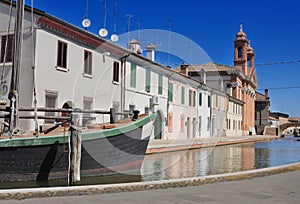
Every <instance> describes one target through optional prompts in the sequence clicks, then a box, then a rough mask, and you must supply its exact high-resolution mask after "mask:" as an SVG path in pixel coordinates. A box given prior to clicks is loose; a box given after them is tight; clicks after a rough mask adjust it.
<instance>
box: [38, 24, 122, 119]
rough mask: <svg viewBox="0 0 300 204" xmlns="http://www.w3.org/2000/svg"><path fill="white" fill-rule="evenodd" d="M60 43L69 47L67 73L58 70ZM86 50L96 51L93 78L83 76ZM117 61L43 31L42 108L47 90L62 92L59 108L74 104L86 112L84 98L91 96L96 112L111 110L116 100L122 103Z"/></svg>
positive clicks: (40, 45)
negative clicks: (115, 73)
mask: <svg viewBox="0 0 300 204" xmlns="http://www.w3.org/2000/svg"><path fill="white" fill-rule="evenodd" d="M58 40H61V41H63V42H66V43H67V44H68V54H67V71H61V70H60V69H59V68H57V67H56V61H57V59H56V58H57V43H58ZM84 50H88V51H91V52H92V63H93V64H92V76H89V77H87V76H84V74H83V63H84ZM113 61H114V60H113V59H112V58H111V57H107V56H105V57H104V58H103V55H102V54H100V53H97V52H96V51H95V50H92V49H89V48H86V47H83V46H81V45H78V44H75V43H74V42H71V41H69V40H68V39H65V38H61V37H58V36H56V35H53V34H51V33H49V32H46V31H44V30H42V29H39V30H38V31H37V37H36V80H37V81H36V84H37V97H38V107H44V106H45V92H46V91H58V101H57V107H58V108H61V107H62V106H63V104H64V103H65V102H67V101H71V102H73V104H74V106H75V107H76V108H81V109H82V108H83V97H91V98H94V100H93V109H100V110H109V108H111V107H112V103H113V101H117V102H119V101H120V85H119V84H114V83H113V82H112V74H113V69H112V65H113ZM120 69H121V64H120ZM107 117H108V116H106V118H107Z"/></svg>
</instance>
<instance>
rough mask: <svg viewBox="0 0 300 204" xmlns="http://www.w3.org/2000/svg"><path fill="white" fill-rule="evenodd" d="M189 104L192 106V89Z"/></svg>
mask: <svg viewBox="0 0 300 204" xmlns="http://www.w3.org/2000/svg"><path fill="white" fill-rule="evenodd" d="M189 106H192V91H191V90H189Z"/></svg>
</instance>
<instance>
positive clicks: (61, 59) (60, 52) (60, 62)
mask: <svg viewBox="0 0 300 204" xmlns="http://www.w3.org/2000/svg"><path fill="white" fill-rule="evenodd" d="M67 50H68V44H67V43H65V42H62V41H58V44H57V63H56V65H57V67H62V68H67Z"/></svg>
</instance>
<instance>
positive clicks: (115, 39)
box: [110, 34, 119, 42]
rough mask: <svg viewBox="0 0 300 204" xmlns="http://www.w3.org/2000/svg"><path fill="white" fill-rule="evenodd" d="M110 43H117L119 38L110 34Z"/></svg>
mask: <svg viewBox="0 0 300 204" xmlns="http://www.w3.org/2000/svg"><path fill="white" fill-rule="evenodd" d="M110 39H111V41H113V42H117V41H118V40H119V36H118V35H116V34H112V35H111V37H110Z"/></svg>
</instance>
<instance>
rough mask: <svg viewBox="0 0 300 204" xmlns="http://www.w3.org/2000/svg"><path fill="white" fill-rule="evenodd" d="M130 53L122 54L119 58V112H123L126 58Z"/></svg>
mask: <svg viewBox="0 0 300 204" xmlns="http://www.w3.org/2000/svg"><path fill="white" fill-rule="evenodd" d="M129 55H130V53H128V54H125V55H123V56H122V57H121V58H120V60H121V110H120V111H121V112H124V109H125V86H126V83H125V78H126V77H125V74H126V60H127V58H128V57H129Z"/></svg>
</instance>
